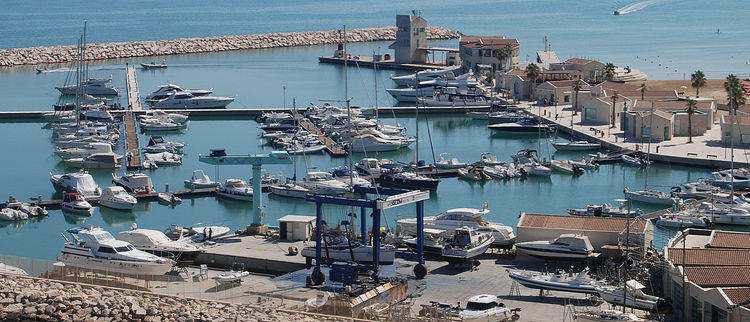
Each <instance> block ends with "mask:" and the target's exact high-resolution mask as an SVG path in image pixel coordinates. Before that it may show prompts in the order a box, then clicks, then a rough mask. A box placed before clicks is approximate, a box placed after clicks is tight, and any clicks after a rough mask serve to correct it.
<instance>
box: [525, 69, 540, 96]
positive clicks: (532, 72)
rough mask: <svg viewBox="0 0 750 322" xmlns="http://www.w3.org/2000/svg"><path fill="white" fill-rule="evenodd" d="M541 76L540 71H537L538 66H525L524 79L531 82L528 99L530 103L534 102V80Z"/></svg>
mask: <svg viewBox="0 0 750 322" xmlns="http://www.w3.org/2000/svg"><path fill="white" fill-rule="evenodd" d="M541 76H542V71H541V69H539V66H537V65H536V64H534V63H529V64H528V65H526V77H528V78H529V80H530V81H531V84H530V86H531V88H530V93H531V97H530V98H529V100H530V101H532V102H533V101H534V89H535V88H536V80H537V79H539V78H540V77H541Z"/></svg>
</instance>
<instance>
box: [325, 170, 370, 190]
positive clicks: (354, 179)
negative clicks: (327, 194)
mask: <svg viewBox="0 0 750 322" xmlns="http://www.w3.org/2000/svg"><path fill="white" fill-rule="evenodd" d="M331 175H332V176H333V178H334V179H336V180H338V181H341V182H343V183H345V184H347V185H351V186H356V185H360V186H364V187H369V186H370V185H372V183H371V182H370V180H367V179H364V178H362V177H360V176H359V174H357V172H355V171H349V168H347V167H337V168H333V169H331Z"/></svg>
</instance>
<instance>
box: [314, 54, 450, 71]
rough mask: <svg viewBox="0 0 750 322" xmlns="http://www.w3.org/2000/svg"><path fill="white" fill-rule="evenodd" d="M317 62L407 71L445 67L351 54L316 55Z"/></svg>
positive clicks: (442, 65) (443, 65) (444, 66)
mask: <svg viewBox="0 0 750 322" xmlns="http://www.w3.org/2000/svg"><path fill="white" fill-rule="evenodd" d="M318 62H319V63H328V64H341V65H343V64H344V63H345V62H346V63H347V64H349V65H350V66H359V67H368V68H373V67H375V65H377V67H378V68H379V69H395V70H408V71H421V70H425V69H443V68H447V67H448V66H446V65H445V64H408V63H397V62H396V61H395V60H393V59H389V60H381V61H378V62H375V61H373V59H372V57H366V56H352V57H349V58H342V57H333V56H322V57H318Z"/></svg>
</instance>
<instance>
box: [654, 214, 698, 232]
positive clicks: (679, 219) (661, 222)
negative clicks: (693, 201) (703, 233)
mask: <svg viewBox="0 0 750 322" xmlns="http://www.w3.org/2000/svg"><path fill="white" fill-rule="evenodd" d="M652 221H653V222H654V225H657V226H660V227H670V228H679V229H684V228H692V227H698V228H705V227H710V226H711V220H710V219H708V217H706V216H693V215H690V214H685V213H677V214H664V215H661V216H659V217H657V218H654V219H652Z"/></svg>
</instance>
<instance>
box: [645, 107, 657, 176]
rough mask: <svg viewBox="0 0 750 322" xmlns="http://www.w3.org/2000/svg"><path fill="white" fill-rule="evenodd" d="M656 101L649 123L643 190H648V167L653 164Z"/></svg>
mask: <svg viewBox="0 0 750 322" xmlns="http://www.w3.org/2000/svg"><path fill="white" fill-rule="evenodd" d="M653 126H654V100H651V117H650V118H649V121H648V128H649V134H648V148H646V175H645V179H646V180H645V181H644V183H643V189H644V190H648V166H649V163H651V138H652V137H654V127H653Z"/></svg>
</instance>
